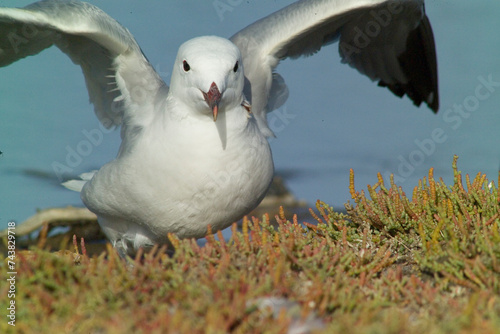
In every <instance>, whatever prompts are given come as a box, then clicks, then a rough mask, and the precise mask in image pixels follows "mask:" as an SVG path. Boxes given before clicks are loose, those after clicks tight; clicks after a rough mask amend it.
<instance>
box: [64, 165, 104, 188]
mask: <svg viewBox="0 0 500 334" xmlns="http://www.w3.org/2000/svg"><path fill="white" fill-rule="evenodd" d="M95 173H97V171H96V170H95V171H92V172H89V173H83V174H80V175H79V177H80V179H81V180H69V181H66V182H63V183H62V185H63V186H64V187H66V188H68V189H69V190H73V191H78V192H81V191H82V189H83V186H84V185H85V183H87V182H88V181H90V180H91V179H92V177H94V174H95Z"/></svg>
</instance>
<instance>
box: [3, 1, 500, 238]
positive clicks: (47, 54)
mask: <svg viewBox="0 0 500 334" xmlns="http://www.w3.org/2000/svg"><path fill="white" fill-rule="evenodd" d="M89 2H92V3H94V4H96V5H98V6H99V7H101V8H102V9H103V10H104V11H105V12H107V13H108V14H109V15H110V16H112V17H113V18H115V19H117V20H118V21H119V22H120V23H121V24H123V25H124V26H125V27H127V28H128V29H129V30H130V31H131V33H132V34H133V35H134V36H135V38H136V39H137V41H138V43H139V44H140V46H141V47H142V49H143V51H144V53H145V54H146V56H147V57H148V59H149V60H150V62H151V63H152V64H153V66H154V67H155V68H156V70H157V71H158V72H159V73H160V75H161V76H162V78H163V79H164V80H165V81H166V82H167V83H168V82H169V81H170V72H171V67H172V65H173V63H174V59H175V56H176V53H177V49H178V47H179V46H180V44H182V43H183V42H184V41H186V40H188V39H190V38H192V37H196V36H200V35H219V36H223V37H230V36H231V35H233V34H234V33H235V32H237V31H239V30H240V29H242V28H244V27H245V26H247V25H248V24H250V23H252V22H254V21H256V20H258V19H259V18H261V17H264V16H266V15H268V14H270V13H272V12H273V11H276V10H278V9H280V8H282V7H284V6H286V5H288V4H289V3H291V2H292V1H285V0H274V1H265V2H263V1H254V0H249V1H237V0H236V1H235V0H232V1H228V0H220V1H204V2H201V1H195V0H190V1H182V2H180V1H178V2H166V1H159V0H150V1H148V2H139V1H132V0H108V1H89ZM29 3H31V1H21V0H16V1H3V0H0V6H7V7H11V6H16V7H22V6H24V5H27V4H29ZM426 10H427V15H428V16H429V18H430V21H431V23H432V26H433V29H434V36H435V40H436V48H437V55H438V71H439V88H440V100H441V108H440V111H439V113H438V114H437V115H435V114H433V113H432V112H431V111H430V110H429V109H428V108H427V107H424V106H422V107H420V108H417V107H415V106H414V105H413V104H412V102H411V101H410V100H409V99H408V98H403V99H399V98H397V97H395V96H393V94H392V93H390V92H389V91H388V90H387V89H383V88H380V87H377V85H376V84H375V83H373V82H371V81H370V80H369V79H368V78H366V77H364V76H362V75H360V74H359V73H358V72H356V71H355V70H353V69H351V68H350V67H348V66H346V65H343V64H341V62H340V58H339V56H338V44H333V45H330V46H328V47H325V48H323V49H322V50H321V51H320V52H319V53H318V54H316V55H314V56H311V57H309V58H301V59H298V60H286V61H284V62H282V63H281V64H280V65H279V67H278V68H277V72H279V73H280V74H281V75H282V76H283V77H284V79H285V80H286V82H287V84H288V87H289V90H290V97H289V99H288V101H287V102H286V104H285V105H284V106H283V107H282V108H280V109H279V110H278V111H277V112H275V113H274V114H270V115H269V117H270V119H271V124H273V125H274V126H273V127H274V130H275V132H276V134H277V138H276V139H272V140H271V145H272V149H273V154H274V160H275V165H276V171H277V173H279V174H280V175H282V176H283V177H284V179H285V182H286V184H287V185H288V187H289V188H290V190H291V191H292V193H293V194H294V195H295V196H296V197H297V198H299V199H304V200H306V201H307V202H308V203H310V205H311V206H312V205H314V202H315V201H316V200H317V199H321V200H322V201H325V202H326V203H328V204H330V205H332V206H334V207H337V208H342V207H343V204H344V203H345V202H347V201H348V200H349V199H350V196H349V191H348V184H349V169H350V168H353V169H354V171H355V175H356V187H357V189H358V190H361V189H365V188H366V185H367V184H374V183H375V182H376V181H377V177H376V175H377V172H381V173H382V175H383V176H384V177H385V178H386V180H388V177H389V175H390V174H391V173H394V174H395V176H396V182H397V183H398V184H399V185H401V186H402V187H403V189H404V190H406V191H407V192H408V193H411V191H412V189H413V187H414V186H415V185H416V184H417V182H418V179H420V178H422V177H423V176H425V175H427V173H428V170H429V168H430V167H434V169H435V172H434V175H435V177H442V178H443V179H444V180H445V181H446V182H447V183H448V184H450V183H451V182H452V180H453V174H452V169H451V163H452V158H453V155H454V154H457V155H458V156H459V157H460V158H459V160H458V166H459V169H460V170H462V171H463V172H464V173H469V174H471V176H475V174H476V173H477V172H483V173H486V174H487V175H488V177H489V179H490V180H495V181H496V180H497V175H498V170H499V164H500V131H499V126H500V34H499V33H498V32H499V31H500V20H499V19H498V18H499V15H500V2H499V1H497V0H482V1H480V2H479V1H470V0H453V1H451V0H440V1H427V2H426ZM478 92H479V95H478ZM460 110H462V111H461V112H460ZM0 117H1V118H0V151H2V154H1V155H0V229H3V228H5V227H6V226H7V222H8V221H11V220H14V221H16V222H21V221H23V220H25V219H26V218H28V217H29V216H31V215H33V214H34V213H35V212H36V210H37V209H44V208H49V207H62V206H67V205H75V206H82V203H81V201H80V198H79V194H77V193H74V192H71V191H69V190H66V189H65V188H63V187H62V186H60V185H59V179H58V173H57V170H54V166H58V167H59V168H61V166H66V167H65V169H64V173H61V170H59V174H60V175H59V176H62V177H64V178H68V177H70V176H72V175H73V176H76V175H78V174H80V173H83V172H86V171H90V170H94V169H99V168H100V167H101V166H102V165H104V164H105V163H106V162H108V161H110V160H112V159H113V158H114V157H115V155H116V153H117V151H118V147H119V144H120V138H119V132H118V131H114V132H108V131H103V128H102V127H101V126H100V124H99V123H98V121H97V118H96V117H95V115H94V114H93V107H92V106H91V105H89V103H88V95H87V91H86V87H85V83H84V80H83V76H82V74H81V70H80V68H79V67H77V66H75V65H73V64H72V63H71V61H70V60H69V58H67V57H66V56H65V55H64V54H63V53H62V52H60V51H59V50H58V49H57V48H51V49H49V50H46V51H44V52H43V53H41V54H39V55H37V56H35V57H29V58H27V59H23V60H21V61H19V62H17V63H14V64H12V65H10V66H8V67H6V68H0ZM92 130H98V131H100V132H101V133H102V134H103V140H102V142H100V141H99V142H95V143H94V144H92V143H91V145H90V146H89V145H86V144H85V143H84V142H86V141H87V142H88V139H87V137H86V136H85V133H88V132H91V131H92ZM437 134H439V135H437ZM433 136H434V139H433ZM436 138H438V139H436ZM71 152H73V153H71ZM74 152H76V153H78V152H83V153H84V154H77V156H78V157H79V158H77V157H75V153H74ZM68 155H69V156H68ZM68 159H69V160H68ZM68 162H69V163H68Z"/></svg>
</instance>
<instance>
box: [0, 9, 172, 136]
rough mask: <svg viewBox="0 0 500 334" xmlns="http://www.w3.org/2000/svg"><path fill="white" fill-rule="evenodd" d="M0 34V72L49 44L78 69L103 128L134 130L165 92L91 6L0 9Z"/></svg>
mask: <svg viewBox="0 0 500 334" xmlns="http://www.w3.org/2000/svg"><path fill="white" fill-rule="evenodd" d="M0 30H1V31H2V34H0V67H1V66H7V65H9V64H10V63H13V62H15V61H17V60H19V59H21V58H24V57H26V56H30V55H35V54H37V53H39V52H41V51H42V50H44V49H46V48H48V47H50V46H52V45H56V46H57V47H59V48H60V49H61V50H62V51H63V52H64V53H66V54H67V55H68V56H69V57H70V58H71V60H72V61H73V62H74V63H75V64H77V65H80V66H81V68H82V71H83V74H84V76H85V81H86V84H87V89H88V92H89V98H90V102H91V103H93V104H94V109H95V113H96V115H97V117H98V118H99V120H100V121H101V123H102V124H103V125H104V126H106V127H108V128H109V127H112V126H119V125H122V124H123V123H124V122H125V125H127V126H130V125H132V126H140V123H141V122H143V121H144V119H147V115H144V113H147V112H148V111H151V110H154V108H155V103H157V101H158V98H159V96H165V94H166V92H167V91H168V87H167V86H166V84H165V83H164V82H163V81H162V80H161V78H160V77H159V75H158V74H157V73H156V72H155V70H154V69H153V67H152V66H151V65H150V64H149V62H148V61H147V59H146V58H145V56H144V55H143V53H142V51H141V49H140V47H139V46H138V44H137V42H136V41H135V39H134V38H133V36H132V35H131V34H130V32H129V31H128V30H127V29H126V28H124V27H123V26H122V25H120V24H119V23H118V22H116V21H115V20H114V19H112V18H111V17H110V16H108V15H107V14H106V13H104V12H103V11H102V10H101V9H99V8H97V7H95V6H93V5H91V4H88V3H84V2H79V1H63V0H45V1H40V2H37V3H34V4H31V5H29V6H27V7H25V8H0ZM138 107H140V108H138ZM139 109H140V117H135V116H136V115H137V114H138V113H139V112H138V110H139ZM136 111H137V112H136ZM122 130H123V129H122Z"/></svg>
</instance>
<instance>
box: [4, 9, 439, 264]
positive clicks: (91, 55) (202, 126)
mask: <svg viewBox="0 0 500 334" xmlns="http://www.w3.org/2000/svg"><path fill="white" fill-rule="evenodd" d="M336 41H338V43H339V53H340V56H341V58H342V61H343V62H344V63H346V64H348V65H350V66H351V67H353V68H355V69H357V70H358V71H359V72H360V73H361V74H363V75H366V76H367V77H369V78H370V79H371V80H373V81H377V82H378V84H379V86H382V87H387V88H388V89H389V90H390V91H391V92H393V93H394V94H395V95H397V96H399V97H403V96H404V95H406V96H408V97H409V98H410V99H411V100H412V101H413V103H414V104H415V105H417V106H420V105H421V104H422V103H425V104H426V105H427V106H428V107H429V108H430V109H431V110H432V111H434V112H437V111H438V109H439V94H438V84H437V60H436V52H435V45H434V38H433V33H432V28H431V25H430V22H429V20H428V18H427V16H426V14H425V8H424V1H423V0H406V1H403V0H401V1H394V0H391V1H387V0H302V1H297V2H295V3H292V4H291V5H289V6H287V7H285V8H283V9H281V10H279V11H277V12H275V13H273V14H270V15H269V16H267V17H264V18H262V19H261V20H259V21H257V22H255V23H253V24H251V25H249V26H247V27H246V28H244V29H243V30H241V31H239V32H237V33H236V34H234V35H233V36H232V37H230V38H229V39H226V38H222V37H217V36H202V37H197V38H194V39H191V40H189V41H186V42H185V43H184V44H182V45H181V46H180V47H179V50H178V53H177V57H176V59H175V63H174V65H173V70H172V76H171V81H170V85H167V84H166V83H165V82H163V80H162V79H161V78H160V76H159V75H158V74H157V73H156V71H155V69H154V68H153V66H151V64H150V63H149V62H148V60H147V58H146V56H145V55H144V54H143V52H142V51H141V48H140V47H139V45H138V43H137V42H136V40H135V39H134V37H133V36H132V34H131V33H130V32H129V31H128V30H127V29H126V28H125V27H123V26H122V25H121V24H119V23H118V22H117V21H115V20H114V19H113V18H111V17H110V16H108V15H107V14H106V13H105V12H103V11H102V10H101V9H99V8H97V7H96V6H94V5H92V4H89V3H85V2H80V1H76V0H69V1H64V0H44V1H39V2H36V3H33V4H31V5H28V6H26V7H24V8H0V67H3V66H8V65H9V64H11V63H13V62H15V61H17V60H19V59H21V58H24V57H27V56H31V55H35V54H38V53H39V52H41V51H42V50H44V49H46V48H48V47H50V46H52V45H56V46H57V47H58V48H59V49H60V50H61V51H62V52H64V53H65V54H67V55H68V56H69V57H70V58H71V60H72V61H73V62H74V63H75V64H77V65H79V66H80V67H81V69H82V72H83V75H84V77H85V81H86V85H87V90H88V93H89V98H90V102H91V103H92V104H93V105H94V111H95V114H96V116H97V117H98V119H99V120H100V122H101V123H102V124H103V125H104V126H105V127H107V128H112V127H120V128H121V139H122V143H121V146H120V149H119V151H118V154H117V156H116V158H115V159H114V160H112V161H111V162H109V163H107V164H106V165H104V166H103V167H102V168H101V169H100V170H98V171H94V172H90V173H85V174H82V175H81V180H71V181H68V182H67V183H66V184H65V185H66V186H67V187H68V188H70V189H73V190H76V191H80V193H81V199H82V201H83V203H84V204H85V206H86V207H87V208H88V209H89V210H90V211H92V212H94V213H95V214H96V215H97V217H98V222H99V224H100V226H101V228H102V230H103V231H104V233H105V234H106V236H107V237H108V239H109V240H110V241H111V243H112V244H113V246H114V247H115V248H116V249H117V251H118V253H119V254H120V255H121V256H123V257H125V256H127V255H130V256H133V255H134V254H135V253H136V252H137V251H138V250H139V249H140V248H143V249H144V250H148V249H151V248H152V247H153V246H154V245H163V244H168V243H169V239H168V234H169V233H172V234H175V235H177V236H178V237H179V238H201V237H204V236H205V235H206V234H207V233H209V232H210V231H212V232H215V231H218V230H221V229H224V228H226V227H228V226H229V225H230V224H232V223H233V222H234V221H237V220H239V219H240V218H241V217H243V216H244V215H245V214H248V213H249V212H250V211H251V210H252V209H254V208H255V207H256V206H257V205H258V204H259V203H260V201H261V200H262V199H263V197H264V196H265V194H266V192H267V190H268V188H269V186H270V184H271V181H272V178H273V174H274V167H273V159H272V154H271V150H270V147H269V144H268V140H267V138H268V137H273V136H274V134H273V132H272V130H271V129H270V127H269V126H268V123H267V119H266V115H267V113H268V112H271V111H273V110H275V109H277V108H279V107H280V106H282V105H283V104H284V103H285V101H286V99H287V97H288V89H287V86H286V83H285V80H284V79H283V78H282V77H281V76H280V75H279V74H278V73H276V72H275V69H276V67H277V66H278V64H279V62H280V61H281V60H283V59H286V58H292V59H294V58H299V57H301V56H310V55H313V54H315V53H316V52H318V51H319V50H320V49H321V48H322V47H323V46H325V45H328V44H331V43H333V42H336Z"/></svg>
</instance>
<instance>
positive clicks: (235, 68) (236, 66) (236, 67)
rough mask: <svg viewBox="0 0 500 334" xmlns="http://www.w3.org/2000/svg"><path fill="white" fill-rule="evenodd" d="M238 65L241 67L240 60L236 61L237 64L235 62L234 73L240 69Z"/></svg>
mask: <svg viewBox="0 0 500 334" xmlns="http://www.w3.org/2000/svg"><path fill="white" fill-rule="evenodd" d="M238 67H239V62H236V64H234V68H233V71H234V73H236V72H237V71H238Z"/></svg>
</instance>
